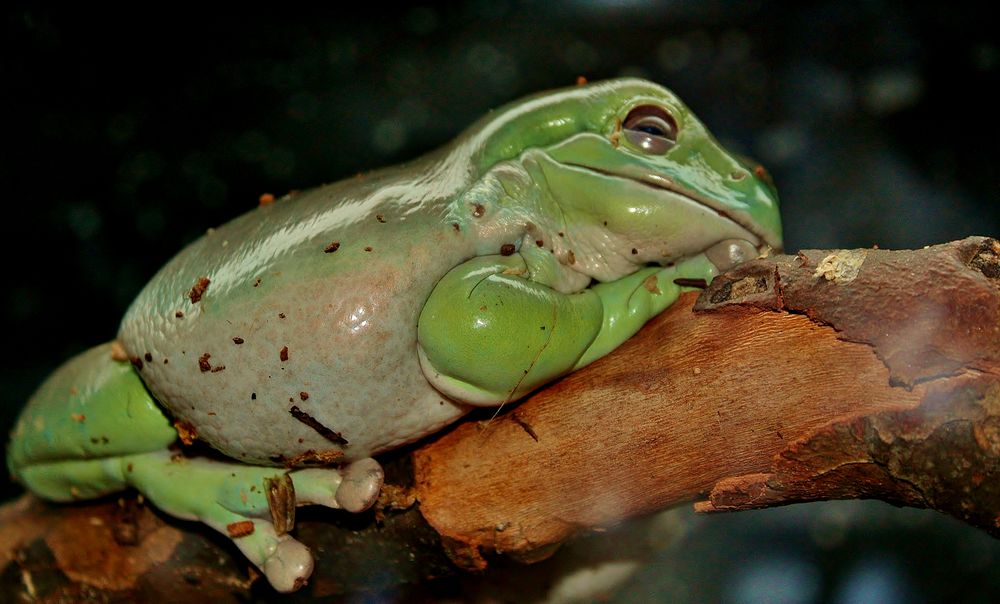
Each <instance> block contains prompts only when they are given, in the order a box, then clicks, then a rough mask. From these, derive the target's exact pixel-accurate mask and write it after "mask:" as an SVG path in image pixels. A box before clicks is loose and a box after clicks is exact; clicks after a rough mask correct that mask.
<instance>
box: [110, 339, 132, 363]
mask: <svg viewBox="0 0 1000 604" xmlns="http://www.w3.org/2000/svg"><path fill="white" fill-rule="evenodd" d="M111 360H112V361H127V360H128V353H127V352H125V347H124V346H122V343H121V342H119V341H118V340H115V341H114V342H112V343H111Z"/></svg>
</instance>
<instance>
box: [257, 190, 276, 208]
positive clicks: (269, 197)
mask: <svg viewBox="0 0 1000 604" xmlns="http://www.w3.org/2000/svg"><path fill="white" fill-rule="evenodd" d="M257 203H258V204H259V205H262V206H267V205H271V204H272V203H274V194H273V193H263V194H262V195H261V196H260V197H258V198H257Z"/></svg>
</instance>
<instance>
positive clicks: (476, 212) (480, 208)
mask: <svg viewBox="0 0 1000 604" xmlns="http://www.w3.org/2000/svg"><path fill="white" fill-rule="evenodd" d="M485 213H486V206H484V205H483V204H481V203H477V204H476V205H474V206H472V215H473V216H475V217H476V218H482V216H483V214H485Z"/></svg>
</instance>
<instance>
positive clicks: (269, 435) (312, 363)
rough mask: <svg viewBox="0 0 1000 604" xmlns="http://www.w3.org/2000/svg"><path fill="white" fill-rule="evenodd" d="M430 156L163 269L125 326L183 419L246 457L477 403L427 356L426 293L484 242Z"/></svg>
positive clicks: (295, 208)
mask: <svg viewBox="0 0 1000 604" xmlns="http://www.w3.org/2000/svg"><path fill="white" fill-rule="evenodd" d="M421 162H422V163H419V164H410V165H408V166H403V167H400V168H393V169H390V170H385V171H380V172H375V173H373V174H372V175H369V176H368V177H358V178H356V179H353V180H348V181H343V182H340V183H336V184H334V185H328V186H326V187H321V188H318V189H314V190H311V191H306V192H303V193H299V194H297V195H292V196H289V197H288V198H286V199H282V200H279V201H277V202H275V203H273V204H270V205H267V206H263V207H261V208H258V209H256V210H254V211H252V212H249V213H247V214H245V215H243V216H241V217H239V218H237V219H236V220H234V221H232V222H230V223H228V224H226V225H224V226H222V227H220V228H219V229H216V230H214V231H211V232H209V233H208V234H206V235H205V236H203V237H202V238H201V239H199V240H198V241H196V242H194V243H192V244H191V245H190V246H188V247H187V248H186V249H185V250H184V251H182V252H181V253H180V254H178V256H177V257H175V258H174V259H173V260H171V262H170V263H168V264H167V265H166V266H165V267H164V268H163V269H162V270H161V271H160V272H159V273H158V274H157V275H156V276H155V277H154V278H153V280H152V281H151V282H150V283H149V284H148V285H147V286H146V288H145V289H144V290H143V292H142V293H141V294H140V295H139V297H138V298H137V299H136V301H135V302H134V303H133V305H132V307H131V308H130V309H129V311H128V313H127V314H126V316H125V318H124V320H123V322H122V326H121V330H120V334H119V338H120V340H121V341H122V343H123V344H124V346H125V348H126V351H127V352H128V354H129V355H130V356H131V357H132V358H133V362H134V363H135V364H136V365H137V366H139V367H140V374H141V375H142V377H143V380H144V381H145V382H146V384H147V385H148V386H149V388H150V390H151V391H152V393H153V394H154V395H155V396H156V397H157V399H158V400H159V401H160V402H161V403H162V404H163V405H164V407H166V408H167V409H168V410H169V411H170V412H171V413H172V414H173V416H174V417H175V419H177V420H179V421H181V422H183V423H184V424H185V425H186V426H187V427H188V428H189V429H192V428H193V429H194V430H195V431H196V432H197V434H198V435H199V437H200V438H202V439H204V440H206V441H207V442H209V443H210V444H212V445H213V446H215V447H216V448H218V449H219V450H221V451H222V452H224V453H226V454H228V455H230V456H232V457H235V458H238V459H242V460H246V461H253V462H257V463H289V461H290V460H293V461H294V462H296V463H309V462H320V461H330V460H331V459H333V458H334V457H336V456H337V455H338V454H339V453H341V452H343V453H344V454H345V455H346V458H348V459H353V458H358V457H364V456H367V455H369V454H372V453H374V452H377V451H381V450H386V449H389V448H391V447H393V446H397V445H399V444H402V443H404V442H408V441H410V440H413V439H415V438H419V437H420V436H422V435H423V434H426V433H429V432H431V431H433V430H436V429H437V428H439V427H441V426H443V425H445V424H447V423H449V422H450V421H452V420H454V419H455V418H456V417H457V416H459V415H461V414H462V413H463V412H464V409H463V407H461V406H460V405H458V404H456V403H454V402H452V401H450V400H448V399H446V398H444V397H443V396H441V395H440V394H439V393H438V392H437V391H435V390H434V389H433V388H432V387H431V386H430V385H429V384H428V383H427V381H426V380H425V379H424V377H423V374H422V372H421V370H420V367H419V362H418V359H417V354H416V323H417V318H418V317H419V313H420V310H421V308H422V306H423V303H424V301H425V300H426V299H427V296H428V295H429V293H430V291H431V290H432V288H433V287H434V284H435V283H436V281H437V280H438V278H440V276H442V275H443V274H444V273H445V272H447V271H448V270H449V269H450V268H451V267H453V266H455V265H456V264H458V263H460V262H462V261H463V260H465V259H467V258H469V257H471V256H472V255H473V254H474V252H473V250H472V248H471V245H470V244H469V243H468V241H467V238H466V237H465V236H464V234H463V233H462V232H461V231H460V230H459V229H455V228H454V226H453V225H451V224H449V223H448V222H447V219H446V216H447V213H448V204H449V200H450V199H451V198H452V197H453V196H454V195H455V193H456V191H455V190H454V185H449V184H447V181H446V179H444V180H445V184H444V185H437V184H435V183H436V182H441V180H442V179H435V178H433V177H432V174H431V173H433V172H434V170H436V169H439V170H444V169H446V168H447V167H446V166H442V165H441V164H440V163H435V161H434V159H433V158H428V159H426V160H421ZM449 186H450V187H452V189H451V190H449V189H448V187H449Z"/></svg>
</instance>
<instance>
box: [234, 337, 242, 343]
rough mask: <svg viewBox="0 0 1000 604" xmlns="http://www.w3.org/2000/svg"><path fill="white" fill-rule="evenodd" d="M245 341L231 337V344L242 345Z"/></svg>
mask: <svg viewBox="0 0 1000 604" xmlns="http://www.w3.org/2000/svg"><path fill="white" fill-rule="evenodd" d="M244 341H245V340H244V339H243V338H241V337H239V336H234V337H233V344H242V343H243V342H244Z"/></svg>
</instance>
